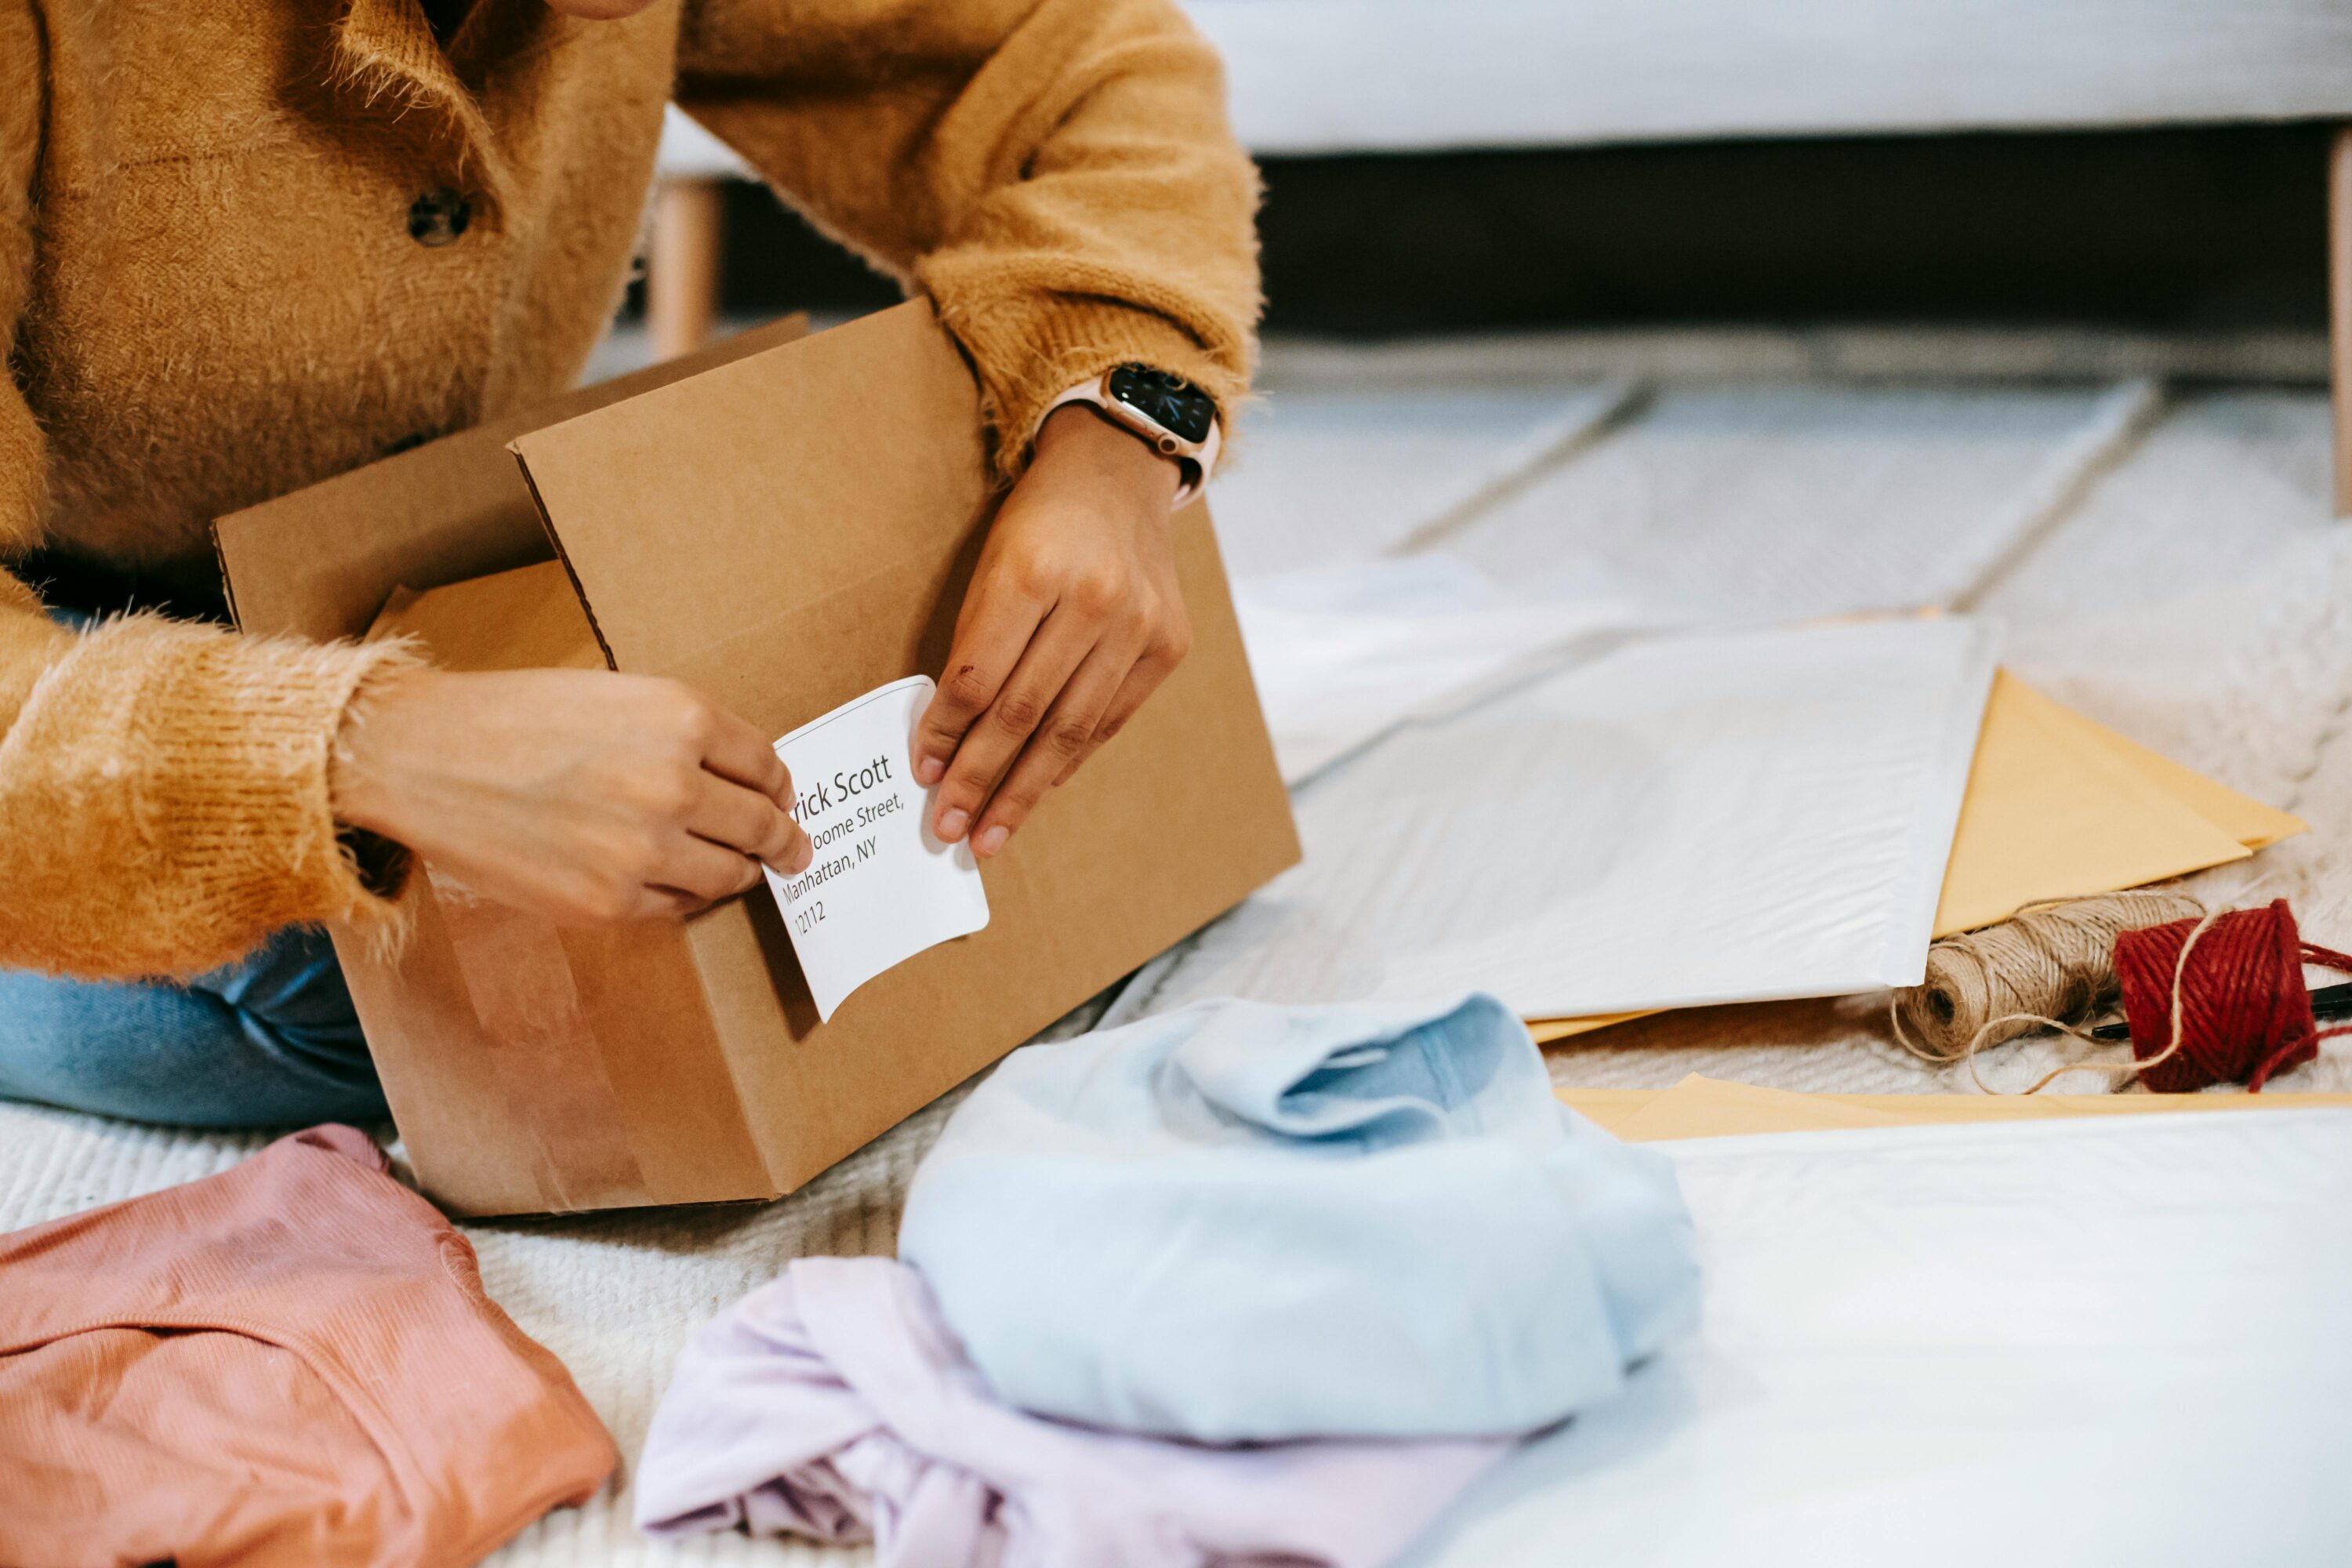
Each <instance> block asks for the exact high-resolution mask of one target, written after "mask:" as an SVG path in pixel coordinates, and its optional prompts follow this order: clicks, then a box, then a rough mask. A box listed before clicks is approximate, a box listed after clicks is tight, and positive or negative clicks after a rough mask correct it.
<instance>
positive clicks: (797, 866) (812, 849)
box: [791, 833, 816, 877]
mask: <svg viewBox="0 0 2352 1568" xmlns="http://www.w3.org/2000/svg"><path fill="white" fill-rule="evenodd" d="M815 858H816V845H815V844H814V842H813V841H812V840H811V839H810V838H809V836H808V835H807V834H805V833H803V834H802V835H801V847H800V848H799V849H798V850H796V851H794V853H793V868H792V871H791V875H793V876H795V877H797V876H799V875H800V874H801V873H802V872H803V871H805V870H807V869H808V868H809V862H810V861H812V860H814V859H815Z"/></svg>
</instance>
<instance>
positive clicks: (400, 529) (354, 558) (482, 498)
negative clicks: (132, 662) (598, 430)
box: [213, 316, 808, 642]
mask: <svg viewBox="0 0 2352 1568" xmlns="http://www.w3.org/2000/svg"><path fill="white" fill-rule="evenodd" d="M807 333H808V318H807V317H806V316H788V317H785V318H784V319H783V320H782V321H770V322H767V323H765V324H764V325H761V326H758V327H753V328H751V330H749V331H743V332H739V333H737V334H736V335H735V336H733V337H730V338H728V339H726V340H724V341H723V342H719V343H716V344H714V345H712V346H711V347H709V348H708V349H705V350H703V351H702V352H701V353H694V354H688V355H685V356H683V357H681V358H678V359H674V360H669V361H667V362H665V363H661V364H657V365H654V366H652V367H651V368H650V369H646V370H641V371H638V372H636V373H635V374H630V375H624V376H618V377H615V378H614V379H613V380H611V381H604V382H599V383H598V384H595V385H594V386H587V387H582V388H581V389H579V390H578V391H576V392H570V393H566V394H564V395H562V396H561V397H557V398H553V399H551V400H549V401H547V402H544V403H539V404H534V405H532V406H530V407H529V408H525V409H521V410H519V411H517V412H515V413H512V414H509V415H505V416H500V417H499V418H496V419H492V420H490V421H488V423H485V424H482V425H478V426H474V427H473V428H472V429H469V430H461V431H459V432H457V434H456V435H454V436H445V437H441V438H440V439H439V440H437V441H428V442H426V443H425V445H423V446H421V447H415V449H413V450H410V451H406V452H401V453H397V454H395V455H394V456H392V457H389V458H384V459H383V460H382V461H380V462H375V463H371V464H369V465H368V466H367V467H365V468H354V469H352V470H351V471H350V472H349V473H343V474H337V475H336V476H334V477H333V478H332V479H322V480H320V482H319V483H317V484H315V485H310V486H308V487H306V488H305V489H299V490H295V491H293V492H292V493H291V494H289V495H282V496H279V497H278V498H276V499H275V500H266V501H263V502H261V503H260V504H259V505H257V506H251V507H247V508H246V509H245V510H243V511H236V512H231V513H230V514H229V515H227V516H226V517H224V518H221V519H219V520H218V521H215V523H214V524H213V545H214V549H215V552H217V553H218V555H219V557H220V563H221V576H222V579H223V580H224V581H225V582H226V584H227V587H228V597H229V605H230V608H231V610H232V611H233V612H234V613H235V615H236V624H237V626H238V627H239V629H241V630H244V631H247V632H250V633H253V634H254V635H256V636H259V637H268V636H275V635H279V634H287V635H291V636H295V637H310V638H311V639H313V640H315V641H320V642H326V641H330V640H331V639H333V638H335V637H359V636H361V635H362V634H363V633H364V632H366V630H367V629H368V626H369V625H370V624H371V623H372V622H373V621H374V619H375V616H376V612H377V611H378V610H379V609H381V608H382V607H383V603H384V600H385V599H386V598H388V597H389V596H390V595H391V594H392V591H393V590H394V588H399V587H407V588H414V589H424V588H434V587H438V586H439V585H441V584H444V583H455V582H457V581H459V580H461V579H463V578H467V577H479V576H482V575H483V574H487V573H491V572H503V571H505V570H507V569H508V568H509V567H514V566H522V565H527V564H529V563H531V562H534V561H546V560H549V559H551V555H552V552H551V548H550V546H549V544H548V541H547V532H546V529H545V527H544V525H543V524H542V523H541V521H540V515H539V509H538V508H537V507H535V506H533V505H532V504H531V499H530V489H529V488H528V487H527V486H525V485H524V484H523V482H522V480H521V478H520V476H519V475H518V474H517V473H516V472H515V465H514V458H513V457H512V456H511V455H509V452H508V451H507V444H508V443H509V441H512V440H513V439H514V438H515V437H517V436H519V435H521V434H522V433H523V432H525V431H527V430H533V429H537V428H538V427H539V426H542V425H551V424H553V423H555V422H556V421H558V420H562V419H569V418H571V417H572V416H575V415H580V414H584V413H586V412H588V411H589V410H591V409H594V408H602V407H604V406H605V405H608V404H612V403H616V402H619V401H620V400H622V399H624V398H628V397H634V396H635V395H638V394H640V393H643V392H648V391H651V390H652V389H653V388H655V387H657V386H667V385H668V384H670V383H672V382H675V381H678V380H682V379H684V378H685V377H687V376H690V375H694V374H698V373H700V372H702V371H705V370H709V369H710V368H712V367H713V366H716V365H721V364H725V363H729V362H730V361H733V360H738V359H740V358H742V357H743V356H745V355H746V354H754V353H760V352H761V351H762V350H764V349H772V348H774V347H776V346H777V345H778V344H781V343H788V342H792V341H793V340H794V339H796V338H800V337H804V336H806V335H807Z"/></svg>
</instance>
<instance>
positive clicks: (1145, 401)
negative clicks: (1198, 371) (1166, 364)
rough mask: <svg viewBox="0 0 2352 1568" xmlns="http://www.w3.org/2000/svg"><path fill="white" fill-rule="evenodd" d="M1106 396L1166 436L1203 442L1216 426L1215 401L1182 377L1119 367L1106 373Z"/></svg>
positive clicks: (1147, 368)
mask: <svg viewBox="0 0 2352 1568" xmlns="http://www.w3.org/2000/svg"><path fill="white" fill-rule="evenodd" d="M1110 395H1112V396H1113V397H1115V398H1117V399H1118V401H1119V402H1121V403H1124V404H1126V405H1128V406H1129V408H1132V409H1134V410H1135V411H1136V412H1137V413H1138V414H1140V415H1142V416H1145V417H1146V418H1148V419H1150V420H1151V422H1152V423H1154V424H1156V425H1158V426H1160V428H1161V429H1163V430H1166V431H1168V432H1169V433H1170V434H1171V435H1174V436H1178V437H1181V438H1183V439H1184V440H1187V441H1205V440H1207V439H1208V438H1209V427H1210V426H1213V425H1214V424H1215V423H1216V420H1217V405H1216V400H1215V399H1213V398H1212V397H1211V396H1210V395H1208V394H1207V393H1205V392H1202V390H1201V389H1200V388H1199V387H1197V386H1194V385H1193V384H1192V383H1191V382H1189V381H1186V380H1185V379H1184V378H1183V377H1182V376H1178V375H1171V374H1168V373H1167V372H1166V371H1164V370H1153V369H1151V368H1150V366H1148V365H1140V364H1123V365H1121V366H1119V367H1118V369H1117V370H1115V371H1112V372H1111V373H1110Z"/></svg>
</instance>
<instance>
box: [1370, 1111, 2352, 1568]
mask: <svg viewBox="0 0 2352 1568" xmlns="http://www.w3.org/2000/svg"><path fill="white" fill-rule="evenodd" d="M1660 1147H1662V1148H1664V1149H1665V1150H1666V1151H1667V1152H1669V1153H1671V1154H1672V1155H1673V1156H1674V1159H1675V1164H1676V1166H1677V1168H1678V1170H1679V1173H1680V1174H1681V1177H1682V1181H1683V1186H1684V1192H1685V1197H1686V1198H1687V1200H1688V1201H1689V1203H1690V1205H1691V1209H1692V1212H1693V1215H1694V1216H1695V1217H1696V1221H1697V1225H1698V1234H1699V1250H1700V1258H1701V1263H1702V1267H1703V1268H1704V1269H1705V1271H1706V1287H1705V1301H1704V1304H1703V1307H1702V1314H1703V1321H1702V1326H1701V1330H1700V1333H1699V1336H1698V1340H1697V1342H1696V1343H1695V1344H1693V1345H1690V1346H1686V1347H1685V1349H1683V1350H1682V1351H1680V1352H1674V1353H1670V1354H1668V1355H1667V1356H1665V1357H1664V1358H1662V1359H1661V1360H1660V1361H1659V1362H1658V1363H1655V1364H1654V1365H1652V1366H1650V1367H1648V1368H1646V1369H1644V1371H1643V1373H1641V1374H1640V1375H1639V1376H1638V1377H1637V1379H1636V1381H1635V1384H1634V1388H1633V1392H1632V1393H1631V1394H1629V1395H1628V1396H1627V1397H1626V1398H1625V1399H1624V1400H1622V1401H1621V1402H1620V1403H1619V1404H1618V1405H1615V1406H1613V1407H1612V1408H1611V1409H1608V1410H1606V1411H1603V1412H1601V1413H1600V1414H1598V1415H1594V1416H1592V1417H1591V1418H1590V1419H1588V1420H1583V1421H1580V1422H1578V1423H1577V1424H1576V1425H1575V1426H1572V1427H1570V1428H1569V1429H1568V1430H1566V1431H1563V1432H1561V1433H1560V1434H1559V1435H1558V1436H1554V1437H1552V1438H1550V1439H1548V1440H1547V1441H1545V1442H1543V1443H1541V1444H1539V1445H1538V1446H1537V1447H1535V1448H1533V1449H1532V1450H1530V1451H1528V1452H1526V1453H1524V1454H1523V1455H1522V1456H1521V1457H1520V1458H1518V1459H1517V1461H1515V1462H1514V1464H1513V1465H1512V1466H1511V1467H1509V1468H1507V1469H1506V1470H1505V1471H1503V1472H1501V1473H1499V1474H1497V1475H1496V1476H1495V1477H1493V1478H1492V1479H1491V1481H1490V1483H1489V1484H1487V1485H1486V1486H1484V1487H1482V1488H1481V1489H1480V1490H1479V1492H1478V1493H1477V1494H1476V1495H1475V1496H1474V1497H1473V1498H1471V1499H1468V1500H1465V1506H1464V1507H1462V1508H1460V1509H1458V1510H1456V1512H1455V1514H1454V1518H1453V1519H1452V1520H1451V1521H1449V1522H1448V1523H1447V1524H1446V1525H1444V1527H1443V1528H1441V1529H1440V1530H1439V1531H1437V1532H1436V1533H1435V1538H1434V1539H1433V1541H1432V1542H1430V1543H1429V1545H1428V1547H1427V1548H1426V1549H1425V1550H1424V1551H1423V1552H1420V1553H1418V1554H1416V1555H1414V1556H1412V1557H1410V1558H1408V1559H1407V1560H1406V1563H1407V1564H1410V1565H1412V1568H1438V1565H1441V1564H1442V1565H1444V1568H1454V1565H1455V1564H1460V1565H1462V1568H1469V1565H1471V1564H1476V1565H1477V1568H1520V1565H1526V1568H1538V1565H1542V1568H1550V1565H1552V1564H1556V1563H1563V1562H1570V1561H1573V1562H1575V1563H1579V1564H1582V1565H1585V1568H1618V1565H1620V1564H1634V1563H1639V1564H1643V1568H1681V1565H1685V1564H1687V1565H1689V1568H1718V1565H1721V1564H1729V1563H1738V1564H1743V1565H1748V1568H1754V1565H1759V1564H1778V1563H1788V1564H1791V1565H1796V1564H1802V1565H1804V1568H1846V1565H1848V1564H1851V1565H1853V1568H1882V1565H1885V1564H1889V1563H1901V1564H1905V1565H1906V1568H1935V1565H1940V1564H1947V1563H1948V1564H1951V1565H1953V1568H1984V1565H1986V1564H2018V1563H2036V1564H2040V1563H2050V1564H2067V1565H2070V1568H2092V1565H2095V1564H2109V1563H2112V1564H2117V1565H2119V1568H2120V1565H2124V1564H2129V1565H2130V1568H2167V1565H2170V1564H2179V1565H2180V1568H2210V1565H2212V1564H2219V1563H2244V1564H2254V1563H2260V1564H2263V1565H2265V1568H2286V1565H2289V1564H2304V1563H2309V1564H2314V1565H2317V1564H2323V1563H2342V1562H2343V1561H2345V1560H2346V1555H2347V1543H2352V1488H2347V1486H2346V1485H2345V1484H2344V1478H2345V1476H2346V1475H2347V1474H2352V1421H2347V1419H2346V1417H2345V1412H2346V1410H2347V1408H2352V1336H2347V1334H2346V1332H2345V1325H2346V1324H2347V1322H2352V1217H2347V1213H2346V1210H2345V1207H2344V1194H2346V1193H2347V1192H2352V1111H2307V1112H2301V1113H2271V1114H2265V1115H2263V1116H2259V1117H2256V1116H2227V1115H2205V1116H2150V1117H2128V1118H2126V1117H2116V1118H2106V1119H2101V1120H2096V1121H2060V1122H2047V1121H2044V1122H2011V1123H2005V1124H1996V1125H1987V1126H1976V1127H1969V1126H1953V1127H1937V1128H1902V1129H1890V1130H1885V1131H1875V1130H1874V1131H1861V1132H1828V1133H1811V1134H1783V1135H1777V1136H1771V1137H1756V1138H1724V1139H1707V1140H1700V1141H1697V1142H1685V1143H1672V1144H1663V1145H1660Z"/></svg>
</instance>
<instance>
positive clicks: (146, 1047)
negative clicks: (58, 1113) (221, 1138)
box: [0, 928, 386, 1127]
mask: <svg viewBox="0 0 2352 1568" xmlns="http://www.w3.org/2000/svg"><path fill="white" fill-rule="evenodd" d="M0 1098H5V1099H12V1100H37V1101H40V1102H42V1103H45V1104H49V1105H59V1106H64V1107H66V1108H68V1109H69V1110H87V1111H93V1112H97V1113H99V1114H101V1115H108V1116H121V1117H125V1118H128V1119H130V1120H132V1121H153V1122H164V1123H172V1124H177V1125H183V1126H201V1127H282V1126H294V1125H301V1124H307V1123H310V1122H315V1121H381V1120H382V1119H383V1117H384V1116H385V1114H386V1111H385V1108H384V1102H383V1089H382V1088H381V1087H380V1086H379V1085H378V1084H377V1082H376V1076H375V1069H374V1066H373V1063H371V1062H370V1061H369V1059H368V1055H367V1046H366V1042H365V1040H364V1039H363V1038H362V1035H361V1033H360V1027H359V1020H358V1017H357V1016H356V1015H355V1014H354V1013H353V1011H352V1001H351V994H350V992H349V991H348V990H347V989H346V988H345V987H344V984H343V977H342V971H341V968H340V966H338V965H337V963H335V956H334V950H333V948H332V947H331V945H330V944H329V942H328V941H327V938H326V936H325V935H324V934H323V933H322V932H320V931H311V930H305V929H301V928H289V930H287V931H280V932H278V934H277V935H276V936H274V937H272V938H271V939H270V940H269V941H268V942H266V943H264V944H263V945H262V946H261V947H260V948H259V949H257V951H256V952H253V953H252V954H250V955H248V956H247V957H246V958H244V959H241V960H239V961H238V962H237V963H233V964H229V965H227V966H226V967H224V968H222V969H220V970H217V971H215V972H214V973H210V974H206V975H204V976H201V977H199V978H198V979H196V980H194V981H192V982H190V983H189V984H185V985H173V984H162V983H155V982H136V981H133V982H121V981H86V980H71V979H64V978H60V977H58V976H55V975H45V974H32V973H24V972H21V971H0Z"/></svg>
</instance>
